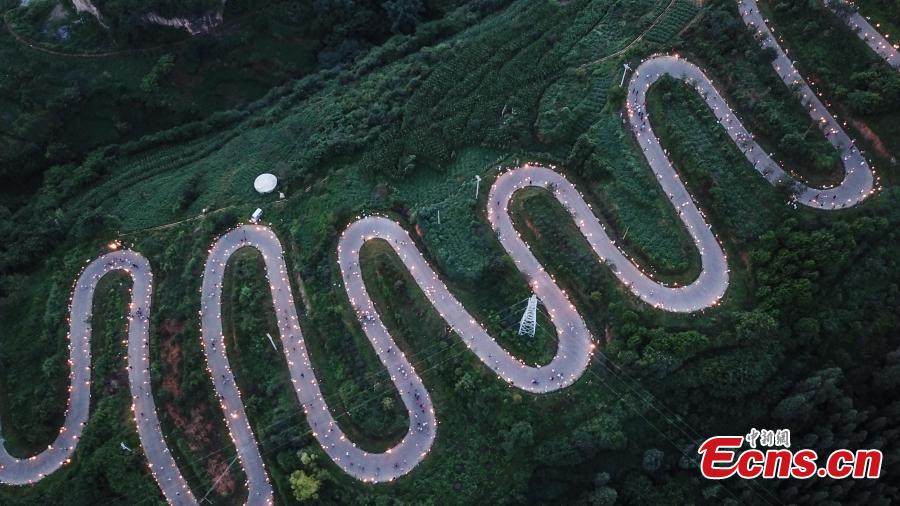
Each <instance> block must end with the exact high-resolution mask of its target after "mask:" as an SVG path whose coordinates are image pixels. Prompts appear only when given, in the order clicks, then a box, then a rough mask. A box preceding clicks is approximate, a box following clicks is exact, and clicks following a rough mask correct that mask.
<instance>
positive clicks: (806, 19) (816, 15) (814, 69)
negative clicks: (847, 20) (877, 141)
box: [771, 2, 900, 149]
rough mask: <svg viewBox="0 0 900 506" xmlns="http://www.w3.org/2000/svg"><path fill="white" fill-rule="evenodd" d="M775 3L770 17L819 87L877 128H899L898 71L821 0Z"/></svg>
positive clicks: (883, 4)
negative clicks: (805, 2) (817, 0)
mask: <svg viewBox="0 0 900 506" xmlns="http://www.w3.org/2000/svg"><path fill="white" fill-rule="evenodd" d="M771 3H772V7H773V8H772V21H773V22H774V23H776V25H777V26H778V27H779V29H780V31H779V33H780V34H781V35H782V36H783V37H785V39H786V42H787V45H788V47H789V48H790V49H791V50H792V52H793V54H794V55H795V57H796V58H797V59H798V60H799V61H800V62H801V63H800V66H801V70H802V71H803V72H804V73H805V74H806V75H807V76H808V77H810V78H811V79H813V80H814V81H815V83H816V86H817V88H818V89H819V90H821V91H823V92H825V94H826V95H825V96H826V97H827V98H830V99H832V100H835V102H837V103H838V104H839V106H840V107H844V108H846V109H847V110H848V111H849V113H850V114H852V115H854V116H857V117H860V116H861V117H863V118H865V120H866V121H867V122H871V125H872V127H873V128H875V129H876V130H879V129H881V128H884V129H888V130H889V131H896V128H897V124H898V122H897V120H896V118H897V117H898V114H897V113H898V111H900V73H898V72H897V71H896V70H895V69H893V68H891V67H890V66H889V65H888V64H887V63H885V61H884V60H883V59H882V58H880V57H879V56H877V55H875V54H874V52H872V51H871V50H870V49H869V48H868V46H866V45H865V43H864V42H863V41H861V40H860V39H859V38H858V37H855V36H854V35H852V34H851V33H850V29H849V28H848V27H847V26H846V25H845V24H844V22H843V21H842V20H841V19H839V18H838V16H836V15H834V14H833V13H832V12H830V11H829V10H828V9H827V8H826V7H825V6H824V4H823V3H821V2H809V3H808V5H807V4H799V3H796V2H771ZM873 3H875V4H879V5H875V6H874V7H875V8H876V9H877V8H881V9H886V10H890V11H893V12H895V13H896V12H897V10H898V7H897V4H896V2H873ZM889 4H892V6H891V5H889ZM864 13H865V12H864ZM886 19H897V18H896V16H895V17H893V18H891V17H887V18H886ZM891 35H893V34H891ZM873 120H874V121H873ZM886 137H887V138H885V139H884V141H885V142H886V143H887V145H888V146H889V147H890V148H892V149H893V148H896V147H897V144H895V141H894V140H893V139H892V138H891V137H895V136H886Z"/></svg>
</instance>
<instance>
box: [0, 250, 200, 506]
mask: <svg viewBox="0 0 900 506" xmlns="http://www.w3.org/2000/svg"><path fill="white" fill-rule="evenodd" d="M114 271H123V272H125V273H127V274H129V275H130V276H131V279H132V281H133V283H132V288H131V303H130V304H129V308H128V380H129V382H130V384H131V398H132V411H134V417H135V422H136V423H137V429H138V436H139V437H140V439H141V446H142V447H143V449H144V453H145V454H146V455H147V458H148V460H149V461H150V470H151V471H152V473H153V476H154V478H155V479H156V481H157V483H159V486H160V488H161V489H162V492H163V494H164V495H165V497H166V499H168V501H169V502H170V503H172V504H193V503H196V501H195V500H194V498H193V496H192V495H191V491H190V490H189V489H188V486H187V482H185V480H184V478H182V476H181V474H180V473H179V471H178V468H177V467H176V466H175V461H174V459H173V458H172V455H171V454H170V453H169V449H168V447H167V446H166V443H165V440H164V439H163V435H162V430H161V429H160V425H159V419H158V418H157V416H156V406H155V404H154V400H153V394H152V392H151V390H150V388H151V387H150V359H149V325H150V324H149V320H148V316H149V313H150V297H151V295H152V291H153V285H152V283H153V274H152V273H151V271H150V264H149V263H148V262H147V260H146V259H145V258H144V257H143V256H141V255H140V254H139V253H136V252H133V251H118V252H114V253H109V254H107V255H104V256H102V257H100V258H98V259H97V260H94V261H93V262H91V263H90V264H88V265H87V267H85V269H84V270H83V271H82V272H81V274H80V275H79V277H78V280H77V281H76V283H75V286H74V288H73V291H72V300H71V303H70V307H69V367H70V370H71V372H70V386H69V401H68V407H67V409H66V417H65V423H64V424H63V426H62V428H61V429H60V431H59V435H58V436H57V437H56V440H55V441H53V443H51V444H50V446H48V447H47V449H46V450H44V451H43V452H41V453H40V454H38V455H35V456H33V457H29V458H25V459H17V458H15V457H13V456H11V455H10V454H9V453H8V452H7V451H6V448H5V447H3V445H0V483H5V484H9V485H25V484H30V483H33V482H35V481H38V480H40V479H42V478H44V477H45V476H47V475H49V474H51V473H53V472H54V471H56V470H57V469H58V468H59V467H60V466H62V465H63V464H65V463H68V462H69V461H70V459H71V458H72V454H73V453H74V451H75V447H76V446H77V445H78V439H79V438H80V437H81V433H82V431H83V430H84V426H85V423H86V422H87V419H88V410H89V409H90V396H91V342H90V340H91V309H92V299H93V296H94V290H95V289H96V288H97V283H98V282H99V281H100V279H101V278H103V277H104V276H106V275H107V274H109V273H111V272H114ZM0 441H2V439H0Z"/></svg>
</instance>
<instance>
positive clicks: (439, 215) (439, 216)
mask: <svg viewBox="0 0 900 506" xmlns="http://www.w3.org/2000/svg"><path fill="white" fill-rule="evenodd" d="M438 226H441V210H440V209H438Z"/></svg>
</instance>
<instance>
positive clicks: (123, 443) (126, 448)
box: [119, 441, 133, 453]
mask: <svg viewBox="0 0 900 506" xmlns="http://www.w3.org/2000/svg"><path fill="white" fill-rule="evenodd" d="M119 446H120V447H121V448H122V449H123V450H125V451H127V452H128V453H133V452H132V451H131V448H129V447H127V446H125V441H119Z"/></svg>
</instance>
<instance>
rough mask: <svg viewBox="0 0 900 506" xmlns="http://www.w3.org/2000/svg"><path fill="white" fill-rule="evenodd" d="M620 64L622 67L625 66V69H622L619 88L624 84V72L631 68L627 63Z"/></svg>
mask: <svg viewBox="0 0 900 506" xmlns="http://www.w3.org/2000/svg"><path fill="white" fill-rule="evenodd" d="M622 66H623V67H625V70H624V71H622V82H621V83H619V88H621V87H622V86H624V85H625V74H627V73H628V71H629V70H631V67H630V66H628V64H627V63H625V64H623V65H622Z"/></svg>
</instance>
